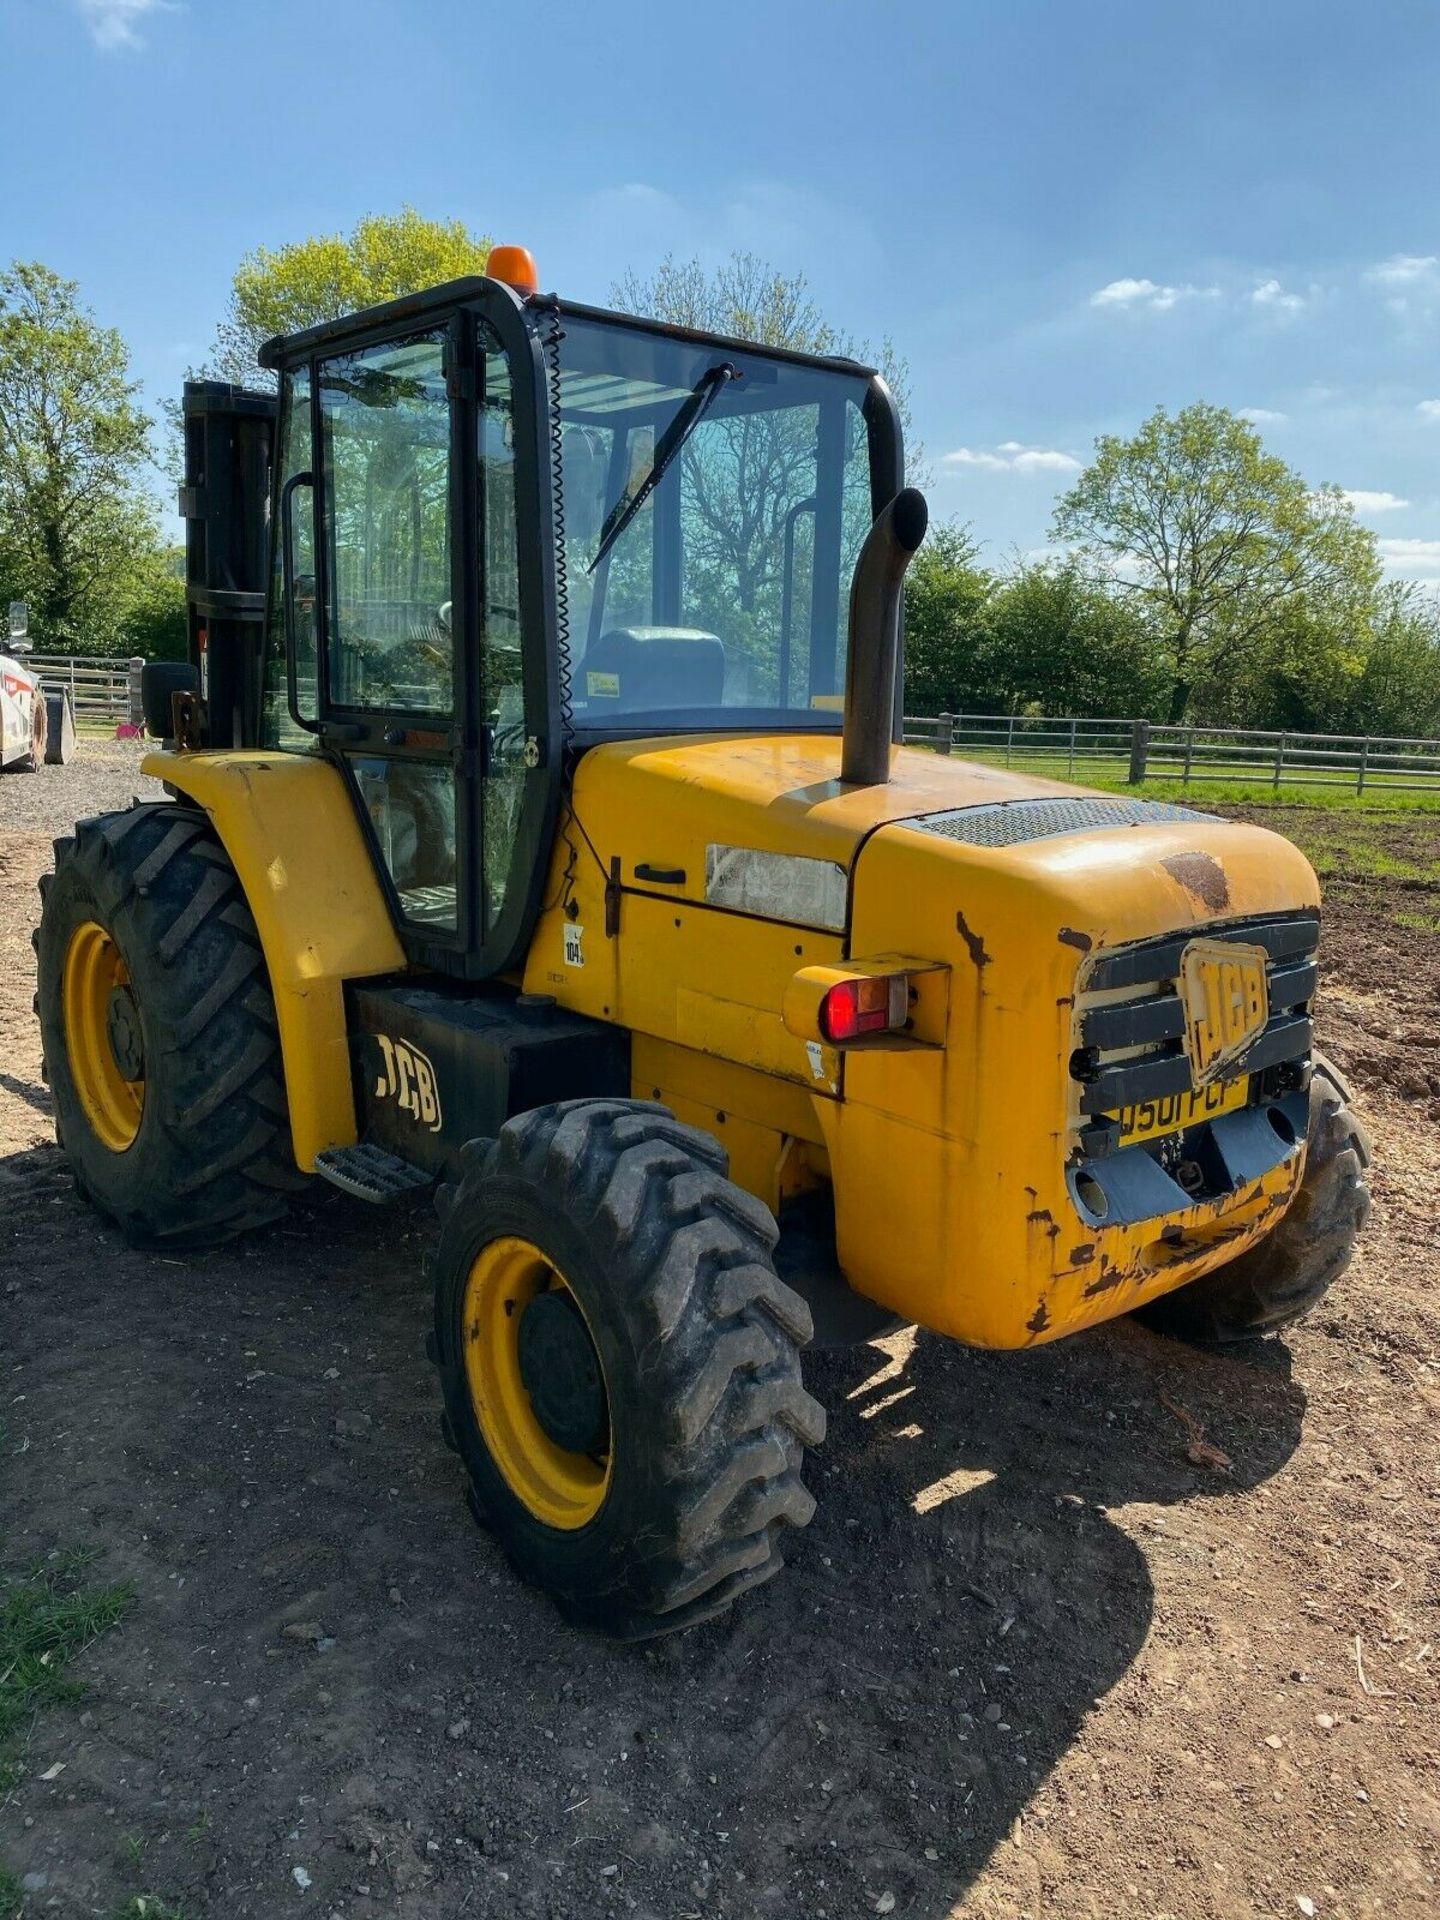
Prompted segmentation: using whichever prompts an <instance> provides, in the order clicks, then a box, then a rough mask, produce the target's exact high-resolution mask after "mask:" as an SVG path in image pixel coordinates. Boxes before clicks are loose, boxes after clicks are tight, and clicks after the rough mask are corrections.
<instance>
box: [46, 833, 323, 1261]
mask: <svg viewBox="0 0 1440 1920" xmlns="http://www.w3.org/2000/svg"><path fill="white" fill-rule="evenodd" d="M40 893H41V901H42V907H41V916H40V926H39V928H38V930H37V931H36V934H35V949H36V954H37V958H38V971H39V992H38V994H37V996H36V1010H37V1012H38V1013H39V1016H40V1033H41V1040H42V1044H43V1048H44V1058H45V1072H46V1077H47V1079H48V1080H49V1082H50V1087H51V1092H52V1094H53V1096H54V1101H55V1116H56V1131H57V1133H58V1135H59V1137H60V1139H61V1143H62V1144H63V1146H64V1148H65V1151H66V1153H67V1154H68V1156H69V1158H70V1161H71V1164H72V1165H73V1167H74V1169H75V1172H76V1175H77V1178H78V1180H79V1183H80V1185H81V1187H82V1189H83V1190H84V1192H85V1193H86V1195H87V1196H88V1197H89V1198H90V1199H91V1200H92V1201H93V1202H94V1203H95V1205H96V1206H98V1207H99V1208H100V1209H101V1210H102V1211H103V1212H105V1213H107V1214H109V1216H110V1217H111V1219H112V1220H114V1221H115V1223H116V1224H117V1225H118V1226H119V1227H120V1229H121V1230H122V1232H124V1233H125V1235H126V1236H127V1237H128V1238H129V1239H131V1240H134V1241H137V1242H141V1243H146V1242H149V1243H153V1242H157V1241H162V1242H166V1243H169V1244H172V1245H206V1244H213V1243H214V1242H216V1241H219V1240H225V1239H228V1238H230V1237H231V1236H232V1235H234V1234H237V1233H240V1232H243V1231H244V1230H245V1229H246V1228H249V1227H254V1226H260V1225H263V1224H264V1223H265V1222H266V1221H270V1220H274V1219H276V1218H278V1217H279V1215H280V1214H282V1213H283V1212H284V1210H285V1207H286V1205H287V1199H288V1195H289V1194H290V1193H291V1192H292V1191H294V1190H295V1189H296V1188H298V1187H300V1186H302V1185H303V1184H304V1181H303V1177H302V1176H301V1175H300V1174H299V1173H298V1172H297V1170H296V1167H295V1160H294V1155H293V1153H292V1151H291V1145H290V1123H289V1115H288V1111H287V1108H286V1104H285V1081H284V1073H283V1069H282V1067H281V1062H280V1045H279V1039H278V1035H277V1031H276V1021H275V1005H274V1001H273V999H272V997H271V992H270V984H269V978H268V976H267V974H266V971H265V960H264V955H263V953H262V952H261V948H260V939H259V935H258V934H257V933H256V931H255V923H254V921H253V919H252V918H251V916H250V910H249V908H248V906H247V905H246V903H245V897H244V894H243V892H242V891H241V887H240V882H239V880H238V879H237V877H236V875H235V870H234V868H233V867H232V866H231V865H230V861H229V858H228V856H227V855H226V852H225V849H224V847H223V846H222V845H221V844H220V842H219V840H218V839H217V838H216V837H215V834H214V832H213V831H212V829H211V827H210V825H209V823H208V821H207V820H206V819H205V817H204V815H203V814H198V813H195V812H192V811H191V810H190V809H189V808H186V807H181V806H175V805H171V804H169V803H168V802H161V803H158V804H155V805H148V806H139V805H137V806H135V807H134V808H132V809H131V811H129V812H128V813H113V814H105V815H102V816H101V817H100V818H98V819H94V820H82V821H80V822H79V823H78V825H77V826H76V829H75V836H74V838H73V839H66V840H57V841H56V843H55V871H54V873H53V874H46V875H44V876H43V877H42V879H41V882H40ZM87 970H88V974H89V975H90V976H91V983H90V985H89V986H88V987H87V980H86V978H85V977H83V976H84V974H85V972H86V971H87ZM77 975H80V976H82V977H79V978H77ZM97 979H98V985H97V984H94V982H95V980H97ZM87 992H88V995H89V1006H90V1011H89V1012H88V1013H87V1010H86V1009H87ZM107 994H108V999H107ZM117 1001H118V1002H119V1006H118V1014H117V1011H116V1003H117ZM107 1004H108V1006H109V1007H110V1008H111V1012H110V1013H109V1015H108V1018H107V1014H106V1007H107Z"/></svg>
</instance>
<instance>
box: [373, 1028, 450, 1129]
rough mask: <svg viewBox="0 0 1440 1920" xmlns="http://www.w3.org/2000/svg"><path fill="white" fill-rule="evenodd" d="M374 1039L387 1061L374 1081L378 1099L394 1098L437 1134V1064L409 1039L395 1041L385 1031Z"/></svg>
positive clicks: (404, 1110)
mask: <svg viewBox="0 0 1440 1920" xmlns="http://www.w3.org/2000/svg"><path fill="white" fill-rule="evenodd" d="M375 1040H376V1043H377V1045H378V1046H379V1048H380V1052H381V1055H382V1057H383V1059H384V1063H385V1071H384V1072H383V1073H382V1074H381V1075H380V1078H379V1079H378V1080H377V1081H376V1082H375V1098H376V1099H377V1100H385V1099H390V1100H394V1101H395V1102H396V1103H397V1104H398V1106H399V1108H400V1111H401V1112H402V1113H409V1114H413V1115H414V1117H415V1119H416V1120H417V1121H418V1122H419V1123H420V1125H421V1126H422V1127H428V1128H429V1130H430V1132H431V1133H438V1132H439V1131H440V1124H441V1121H440V1088H439V1086H438V1085H437V1084H436V1080H435V1069H434V1067H432V1066H431V1064H430V1062H429V1061H428V1060H427V1059H426V1057H425V1055H424V1054H423V1053H421V1051H420V1049H419V1048H418V1047H412V1046H411V1045H410V1042H409V1041H408V1040H392V1039H391V1038H390V1036H389V1035H388V1034H385V1033H377V1034H376V1035H375Z"/></svg>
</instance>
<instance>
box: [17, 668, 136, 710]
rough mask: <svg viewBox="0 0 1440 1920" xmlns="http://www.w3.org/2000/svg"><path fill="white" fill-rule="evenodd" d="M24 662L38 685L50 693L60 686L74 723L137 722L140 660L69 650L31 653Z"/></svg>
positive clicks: (57, 690) (58, 689)
mask: <svg viewBox="0 0 1440 1920" xmlns="http://www.w3.org/2000/svg"><path fill="white" fill-rule="evenodd" d="M25 664H26V665H27V666H29V667H32V668H33V669H34V671H35V672H36V673H37V674H38V675H39V676H40V684H41V686H42V687H44V688H46V689H47V691H50V692H59V691H60V690H61V689H63V690H64V691H65V692H66V693H68V694H69V695H70V705H71V708H72V709H73V711H74V714H75V719H76V721H77V723H79V724H82V725H83V724H84V723H85V722H86V721H89V722H91V723H92V724H103V725H110V726H118V725H119V724H121V723H122V722H125V721H138V720H139V719H140V718H141V711H140V668H141V666H142V665H143V664H144V663H143V661H140V660H96V659H94V658H93V657H89V656H81V655H78V654H71V653H30V654H26V656H25Z"/></svg>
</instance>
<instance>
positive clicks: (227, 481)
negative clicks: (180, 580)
mask: <svg viewBox="0 0 1440 1920" xmlns="http://www.w3.org/2000/svg"><path fill="white" fill-rule="evenodd" d="M276 407H277V399H276V396H275V395H274V394H273V393H259V392H254V391H252V390H251V389H249V388H246V387H237V386H232V385H231V384H230V383H229V382H228V381H224V380H187V381H186V382H185V400H184V429H185V481H184V485H183V486H182V487H181V489H180V514H181V518H182V519H183V520H184V521H185V602H186V623H187V627H188V632H189V657H190V664H191V665H192V666H193V667H194V668H195V669H196V671H197V672H198V674H199V676H200V694H201V697H202V699H203V700H204V702H205V707H206V712H207V716H208V719H207V726H206V745H207V746H211V747H252V746H256V745H258V744H259V740H260V701H261V688H262V681H263V677H264V662H265V569H266V563H267V552H268V548H267V540H266V535H267V519H268V500H269V487H270V462H271V457H272V447H273V443H274V437H275V415H276Z"/></svg>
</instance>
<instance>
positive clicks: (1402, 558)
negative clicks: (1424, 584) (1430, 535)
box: [1379, 540, 1440, 580]
mask: <svg viewBox="0 0 1440 1920" xmlns="http://www.w3.org/2000/svg"><path fill="white" fill-rule="evenodd" d="M1379 547H1380V558H1381V559H1382V560H1383V561H1384V562H1385V565H1386V566H1387V567H1389V569H1390V571H1391V572H1392V573H1398V574H1400V575H1401V576H1402V577H1403V578H1404V579H1407V580H1435V579H1440V540H1382V541H1380V542H1379Z"/></svg>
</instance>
